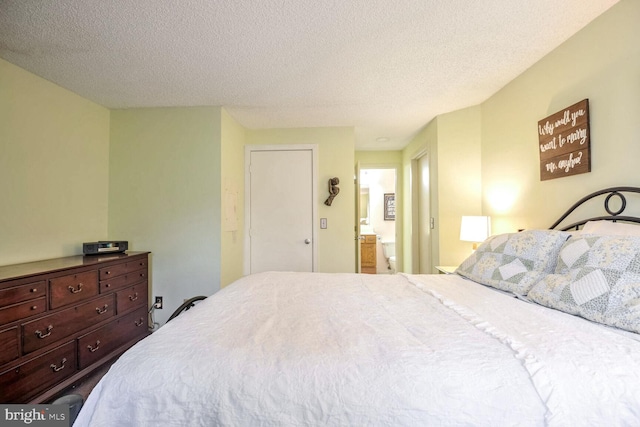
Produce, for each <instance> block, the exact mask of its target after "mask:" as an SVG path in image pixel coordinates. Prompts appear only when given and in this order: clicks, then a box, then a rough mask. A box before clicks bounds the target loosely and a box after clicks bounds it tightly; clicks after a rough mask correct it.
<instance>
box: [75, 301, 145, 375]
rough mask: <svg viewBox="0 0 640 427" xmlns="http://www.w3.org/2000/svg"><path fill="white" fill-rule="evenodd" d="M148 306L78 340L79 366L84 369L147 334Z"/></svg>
mask: <svg viewBox="0 0 640 427" xmlns="http://www.w3.org/2000/svg"><path fill="white" fill-rule="evenodd" d="M147 330H148V328H147V322H146V306H145V307H142V308H141V309H138V310H137V311H135V312H133V313H130V314H126V315H124V316H122V317H119V318H117V319H115V320H114V321H113V322H111V323H109V324H107V325H105V326H102V327H101V328H98V329H96V330H95V331H91V332H89V333H88V334H85V335H83V336H81V337H79V338H78V366H79V368H80V369H84V368H86V367H88V366H89V365H91V364H92V363H94V362H96V361H98V360H100V359H101V358H103V357H105V356H107V355H108V354H109V353H110V352H112V351H114V350H116V349H117V348H118V347H120V346H122V345H125V344H126V343H127V342H129V341H132V340H133V339H135V338H139V337H142V336H144V335H145V334H146V333H147Z"/></svg>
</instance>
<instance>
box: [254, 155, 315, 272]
mask: <svg viewBox="0 0 640 427" xmlns="http://www.w3.org/2000/svg"><path fill="white" fill-rule="evenodd" d="M253 151H311V157H312V169H313V170H312V171H311V182H312V184H311V200H312V205H313V206H312V207H311V215H312V218H311V221H312V222H311V223H312V224H313V226H312V230H311V233H312V237H311V245H312V251H313V256H312V263H313V271H314V272H315V271H318V145H317V144H282V145H277V144H276V145H246V146H245V147H244V250H243V274H244V275H245V276H246V275H248V274H250V272H251V258H250V254H251V235H250V233H251V191H250V190H249V184H250V182H251V177H250V166H251V152H253Z"/></svg>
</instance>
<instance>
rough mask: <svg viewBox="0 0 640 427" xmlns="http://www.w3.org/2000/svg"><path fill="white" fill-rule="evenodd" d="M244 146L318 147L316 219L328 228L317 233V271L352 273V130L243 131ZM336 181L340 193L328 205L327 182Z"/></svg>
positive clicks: (353, 210) (345, 128) (353, 256)
mask: <svg viewBox="0 0 640 427" xmlns="http://www.w3.org/2000/svg"><path fill="white" fill-rule="evenodd" d="M245 142H246V144H247V145H278V144H316V145H317V146H318V152H319V153H318V156H319V159H318V167H319V173H318V186H319V189H318V217H319V218H327V223H328V227H327V229H325V230H318V239H319V242H318V271H322V272H353V271H354V270H355V256H356V255H355V230H354V226H355V205H354V203H355V202H354V200H355V199H354V197H355V190H354V184H353V176H354V171H353V165H354V130H353V128H347V127H337V128H300V129H263V130H247V131H246V140H245ZM336 176H337V177H338V178H340V185H339V187H340V194H339V195H338V196H337V197H336V198H335V199H334V201H333V204H332V205H331V206H326V205H325V204H324V201H325V200H326V199H327V197H328V196H329V190H328V181H329V179H331V178H333V177H336ZM316 226H317V227H319V224H316Z"/></svg>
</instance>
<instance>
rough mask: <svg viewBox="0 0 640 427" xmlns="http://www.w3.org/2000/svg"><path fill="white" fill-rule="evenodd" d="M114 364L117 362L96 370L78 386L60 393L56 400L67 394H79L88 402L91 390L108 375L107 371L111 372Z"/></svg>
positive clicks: (78, 383) (75, 385) (79, 382)
mask: <svg viewBox="0 0 640 427" xmlns="http://www.w3.org/2000/svg"><path fill="white" fill-rule="evenodd" d="M113 362H115V360H114V361H112V362H110V363H107V364H105V365H104V366H102V367H100V368H99V369H96V370H95V371H93V372H92V373H91V374H89V375H88V376H87V377H85V378H83V379H81V380H80V381H78V382H77V383H76V384H74V385H73V386H71V387H69V388H68V389H66V390H65V391H63V392H62V393H60V394H59V395H58V396H56V399H57V398H59V397H60V396H64V395H67V394H79V395H80V396H82V399H83V400H85V401H86V400H87V397H89V393H91V390H93V388H94V387H95V386H96V384H98V381H100V379H101V378H102V377H103V376H104V374H106V373H107V371H108V370H109V368H110V367H111V365H112V364H113ZM52 400H55V399H52Z"/></svg>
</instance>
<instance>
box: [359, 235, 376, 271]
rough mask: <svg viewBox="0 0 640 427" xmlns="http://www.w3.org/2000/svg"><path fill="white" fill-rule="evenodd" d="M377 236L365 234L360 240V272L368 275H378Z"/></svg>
mask: <svg viewBox="0 0 640 427" xmlns="http://www.w3.org/2000/svg"><path fill="white" fill-rule="evenodd" d="M376 241H377V238H376V235H375V234H363V235H361V240H360V271H361V272H362V273H367V274H376V269H377V266H376V259H377V255H376Z"/></svg>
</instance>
